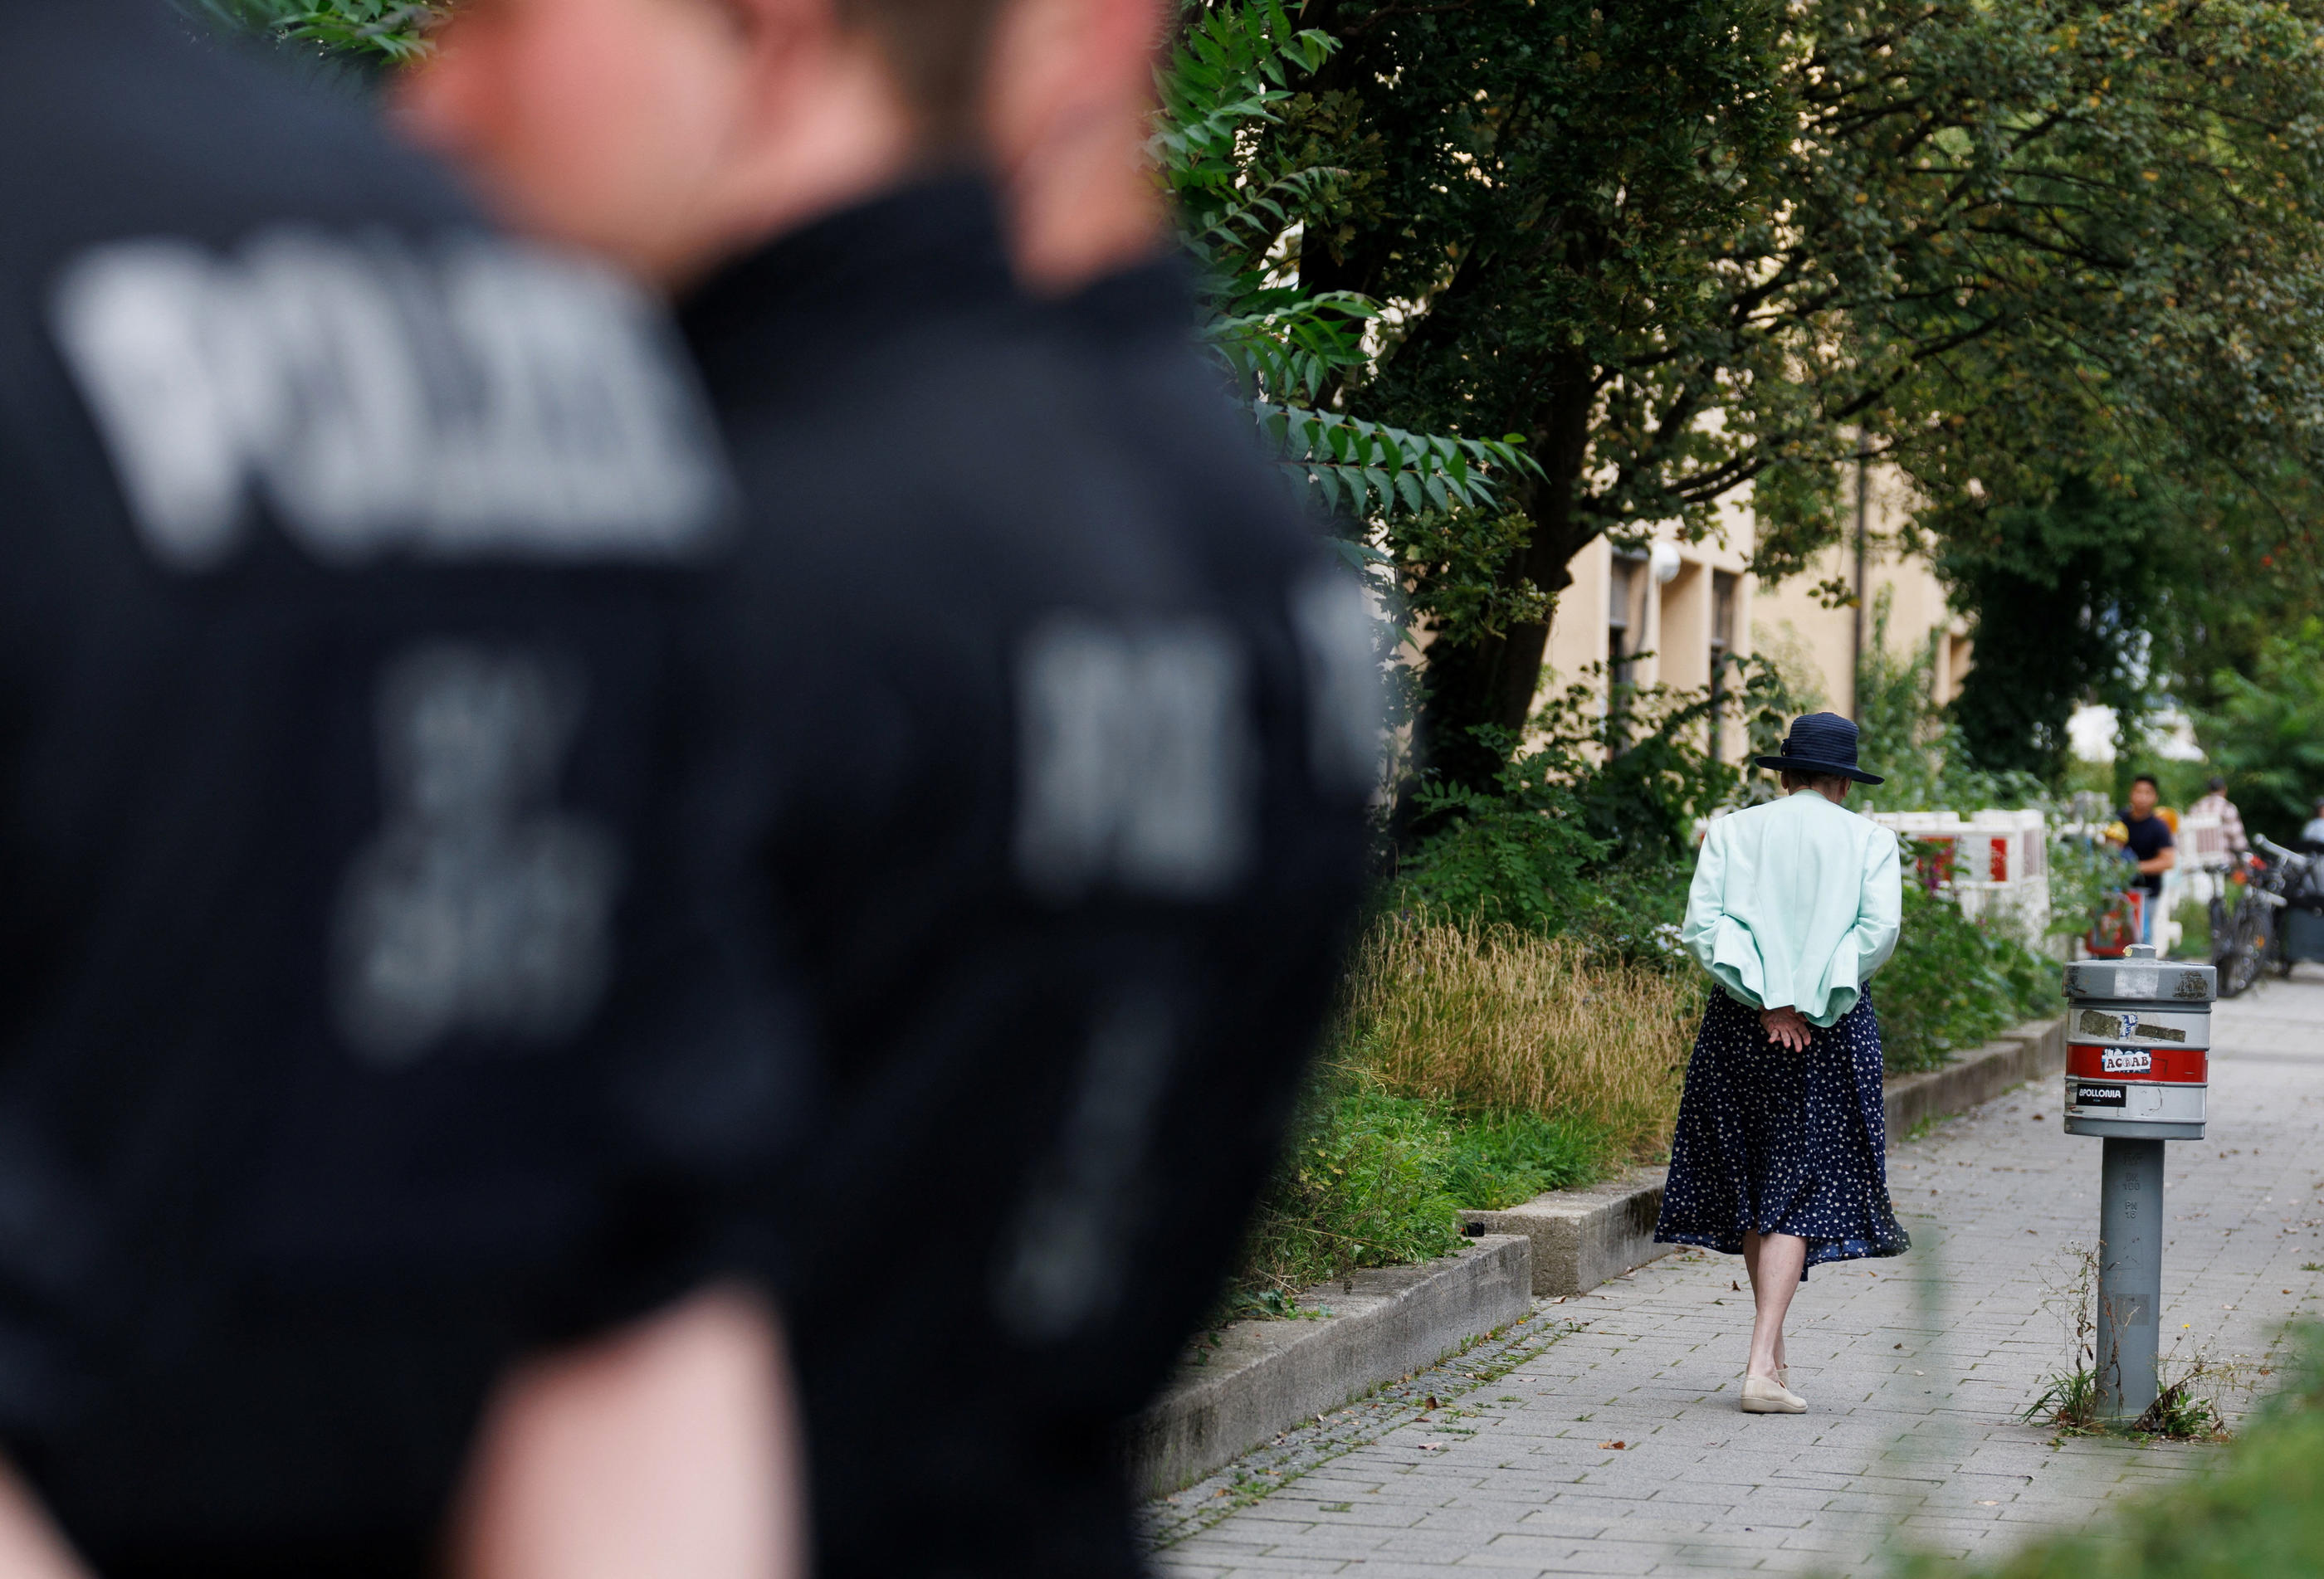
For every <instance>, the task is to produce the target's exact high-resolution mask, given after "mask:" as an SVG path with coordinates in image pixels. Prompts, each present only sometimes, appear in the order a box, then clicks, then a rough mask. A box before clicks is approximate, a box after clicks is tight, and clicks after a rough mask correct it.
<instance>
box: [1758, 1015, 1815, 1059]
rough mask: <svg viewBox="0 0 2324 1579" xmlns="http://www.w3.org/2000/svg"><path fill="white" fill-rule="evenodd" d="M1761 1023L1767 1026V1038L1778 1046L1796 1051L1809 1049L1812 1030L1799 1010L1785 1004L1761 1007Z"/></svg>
mask: <svg viewBox="0 0 2324 1579" xmlns="http://www.w3.org/2000/svg"><path fill="white" fill-rule="evenodd" d="M1759 1024H1762V1025H1764V1026H1766V1031H1767V1040H1768V1041H1770V1042H1774V1043H1775V1045H1776V1046H1778V1047H1788V1048H1790V1049H1791V1050H1792V1051H1794V1052H1804V1051H1807V1045H1808V1036H1809V1034H1810V1030H1809V1026H1808V1023H1807V1021H1806V1020H1805V1019H1804V1018H1803V1016H1802V1015H1801V1014H1800V1012H1799V1010H1797V1009H1795V1008H1793V1007H1792V1006H1791V1005H1784V1007H1782V1008H1780V1009H1761V1010H1760V1011H1759Z"/></svg>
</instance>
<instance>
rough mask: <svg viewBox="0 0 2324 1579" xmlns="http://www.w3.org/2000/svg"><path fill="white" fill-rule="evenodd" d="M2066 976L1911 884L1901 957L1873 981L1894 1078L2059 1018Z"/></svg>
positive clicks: (2049, 961) (1949, 901) (1883, 1041)
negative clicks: (2030, 1023) (2019, 1027)
mask: <svg viewBox="0 0 2324 1579" xmlns="http://www.w3.org/2000/svg"><path fill="white" fill-rule="evenodd" d="M1871 991H1872V1000H1873V1004H1874V1005H1875V1008H1876V1011H1877V1014H1879V1016H1880V1040H1881V1045H1882V1048H1883V1052H1884V1057H1885V1059H1886V1066H1887V1070H1888V1072H1889V1073H1890V1074H1909V1073H1911V1072H1913V1071H1914V1070H1917V1069H1936V1068H1938V1067H1940V1066H1941V1065H1942V1064H1943V1063H1945V1062H1946V1061H1947V1060H1948V1059H1949V1058H1950V1055H1951V1054H1953V1053H1954V1052H1957V1051H1960V1050H1962V1049H1964V1048H1971V1047H1976V1046H1978V1044H1979V1043H1981V1042H1988V1041H1990V1040H1992V1039H1993V1037H1995V1036H1996V1035H1997V1034H1999V1033H2001V1032H2003V1031H2006V1030H2007V1029H2008V1028H2009V1027H2010V1026H2012V1025H2015V1024H2020V1023H2022V1022H2024V1021H2026V1020H2031V1019H2034V1018H2036V1017H2038V1016H2040V1015H2043V1014H2057V1013H2060V1012H2061V1010H2060V1007H2059V1005H2060V1003H2061V996H2060V993H2061V969H2060V967H2059V966H2058V964H2057V962H2056V961H2055V960H2052V959H2047V958H2045V957H2043V955H2040V954H2036V953H2035V952H2033V950H2031V949H2028V948H2026V947H2024V945H2023V944H2021V943H2019V942H2017V941H2015V939H2013V938H2011V937H2009V936H2007V935H2006V933H2004V932H2002V931H2001V930H2000V929H1998V928H1997V927H1991V926H1987V925H1983V924H1981V923H1978V922H1973V921H1970V920H1969V919H1968V918H1967V917H1966V916H1964V915H1962V914H1961V913H1960V905H1959V904H1955V903H1954V902H1953V901H1952V899H1951V898H1950V897H1949V896H1947V895H1941V894H1932V893H1930V892H1929V891H1928V890H1927V889H1926V888H1924V887H1923V886H1921V885H1920V884H1919V883H1917V882H1914V881H1913V880H1912V879H1911V878H1910V877H1907V879H1906V881H1905V884H1904V932H1902V934H1901V935H1900V936H1899V937H1898V939H1897V941H1896V952H1895V955H1894V957H1892V958H1891V959H1889V961H1888V963H1887V964H1886V966H1884V967H1882V969H1881V970H1880V972H1879V974H1878V975H1877V976H1875V977H1874V978H1872V983H1871Z"/></svg>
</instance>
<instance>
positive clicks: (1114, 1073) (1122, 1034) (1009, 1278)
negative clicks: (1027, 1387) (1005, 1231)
mask: <svg viewBox="0 0 2324 1579" xmlns="http://www.w3.org/2000/svg"><path fill="white" fill-rule="evenodd" d="M1175 1049H1176V1041H1175V1037H1174V1035H1173V1024H1172V1020H1171V1016H1170V1013H1169V1010H1168V1008H1167V1006H1166V1005H1164V1003H1163V1002H1162V1001H1161V999H1160V997H1159V996H1157V995H1152V994H1133V995H1131V996H1130V997H1129V998H1128V999H1126V1000H1125V1001H1124V1002H1122V1003H1120V1004H1118V1005H1116V1006H1115V1007H1114V1008H1113V1009H1112V1010H1111V1012H1110V1013H1108V1014H1105V1015H1104V1016H1103V1017H1102V1019H1101V1020H1100V1021H1099V1023H1098V1025H1097V1028H1096V1030H1095V1032H1094V1033H1093V1034H1092V1036H1091V1038H1090V1046H1089V1053H1088V1056H1087V1059H1086V1060H1085V1061H1084V1064H1083V1066H1082V1078H1081V1083H1080V1086H1079V1088H1078V1089H1077V1090H1076V1091H1075V1093H1074V1106H1073V1108H1072V1110H1071V1111H1070V1112H1069V1113H1068V1114H1067V1115H1066V1117H1065V1129H1064V1131H1063V1133H1062V1134H1060V1135H1059V1136H1058V1141H1057V1148H1056V1152H1053V1153H1052V1154H1051V1155H1050V1156H1049V1157H1048V1158H1047V1160H1046V1161H1044V1162H1043V1164H1042V1165H1041V1167H1040V1168H1039V1170H1037V1173H1036V1175H1035V1180H1034V1183H1033V1187H1032V1189H1031V1190H1030V1191H1029V1193H1028V1195H1027V1197H1026V1198H1025V1201H1024V1204H1023V1206H1022V1207H1021V1208H1020V1209H1019V1213H1018V1216H1017V1219H1016V1222H1015V1224H1014V1225H1013V1226H1012V1227H1011V1230H1010V1235H1009V1237H1008V1238H1007V1239H1006V1240H1005V1241H1004V1242H1003V1248H1002V1251H1001V1260H1000V1262H999V1263H998V1264H997V1266H996V1268H995V1277H994V1281H993V1287H992V1309H993V1313H994V1315H995V1316H997V1317H999V1318H1000V1321H1001V1326H1002V1327H1004V1328H1005V1329H1007V1330H1008V1331H1009V1332H1010V1333H1011V1334H1013V1335H1014V1336H1016V1337H1017V1338H1018V1339H1019V1340H1020V1341H1022V1342H1026V1343H1056V1342H1058V1341H1060V1340H1062V1339H1065V1338H1067V1337H1070V1336H1073V1335H1074V1333H1075V1332H1076V1331H1078V1330H1079V1329H1080V1328H1082V1327H1084V1326H1085V1325H1087V1324H1088V1323H1089V1322H1090V1321H1092V1320H1093V1319H1095V1318H1097V1317H1101V1316H1102V1315H1104V1314H1105V1313H1106V1312H1107V1311H1109V1310H1110V1309H1111V1308H1112V1307H1113V1306H1114V1305H1115V1303H1116V1302H1117V1301H1118V1300H1119V1299H1120V1294H1121V1287H1122V1282H1123V1277H1124V1273H1125V1271H1126V1264H1125V1262H1124V1256H1125V1253H1126V1252H1127V1250H1128V1246H1127V1245H1126V1244H1124V1237H1125V1228H1126V1226H1127V1221H1126V1220H1127V1217H1128V1214H1129V1212H1130V1207H1131V1206H1132V1204H1133V1201H1134V1198H1135V1197H1136V1195H1137V1193H1138V1191H1139V1181H1140V1179H1141V1176H1142V1175H1143V1173H1144V1171H1145V1167H1146V1161H1147V1155H1148V1152H1150V1151H1151V1150H1152V1135H1153V1128H1154V1119H1155V1114H1156V1111H1157V1108H1158V1107H1159V1106H1160V1104H1161V1100H1162V1097H1163V1093H1164V1091H1165V1090H1166V1088H1167V1080H1168V1075H1169V1070H1170V1063H1171V1059H1172V1055H1173V1053H1174V1051H1175Z"/></svg>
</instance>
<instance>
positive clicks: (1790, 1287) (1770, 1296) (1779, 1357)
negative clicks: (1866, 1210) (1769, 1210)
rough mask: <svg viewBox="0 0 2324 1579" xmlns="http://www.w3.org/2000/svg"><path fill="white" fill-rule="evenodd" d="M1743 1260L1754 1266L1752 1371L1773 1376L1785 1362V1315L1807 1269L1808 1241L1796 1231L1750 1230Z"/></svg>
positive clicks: (1771, 1377)
mask: <svg viewBox="0 0 2324 1579" xmlns="http://www.w3.org/2000/svg"><path fill="white" fill-rule="evenodd" d="M1743 1264H1744V1265H1745V1266H1746V1267H1748V1269H1749V1270H1750V1273H1751V1299H1752V1304H1753V1306H1754V1315H1753V1318H1752V1322H1751V1360H1750V1363H1749V1365H1748V1373H1749V1374H1751V1375H1753V1376H1765V1377H1767V1378H1769V1379H1770V1380H1772V1379H1773V1378H1774V1377H1775V1372H1776V1369H1777V1367H1779V1366H1781V1365H1782V1364H1783V1363H1784V1314H1785V1313H1786V1312H1788V1311H1789V1310H1790V1309H1791V1308H1792V1296H1793V1295H1794V1294H1795V1293H1797V1292H1799V1287H1800V1274H1801V1273H1802V1272H1803V1271H1806V1270H1807V1264H1808V1242H1807V1241H1806V1240H1804V1239H1803V1238H1801V1237H1800V1236H1799V1235H1796V1234H1769V1235H1766V1236H1765V1237H1764V1238H1763V1237H1761V1236H1760V1235H1757V1234H1747V1235H1744V1238H1743Z"/></svg>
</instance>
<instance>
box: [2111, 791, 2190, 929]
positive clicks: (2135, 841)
mask: <svg viewBox="0 0 2324 1579" xmlns="http://www.w3.org/2000/svg"><path fill="white" fill-rule="evenodd" d="M2162 798H2163V789H2162V786H2161V785H2158V784H2156V783H2155V781H2154V776H2153V774H2151V773H2142V774H2140V775H2139V776H2137V777H2135V778H2134V779H2132V780H2131V781H2130V804H2129V805H2127V806H2126V807H2124V808H2123V809H2122V811H2121V812H2120V813H2118V817H2119V821H2120V822H2121V823H2122V829H2123V848H2124V850H2125V852H2126V855H2127V856H2128V858H2129V859H2130V860H2131V861H2132V862H2133V863H2134V864H2135V866H2136V867H2137V868H2138V875H2137V876H2136V877H2134V878H2132V879H2131V886H2132V887H2134V888H2135V889H2136V890H2137V891H2138V892H2139V893H2140V894H2142V895H2145V898H2144V901H2143V902H2142V903H2141V904H2140V905H2139V927H2138V941H2140V942H2142V943H2151V942H2153V941H2154V920H2155V913H2156V912H2157V911H2159V910H2161V909H2162V908H2163V873H2165V872H2167V871H2170V870H2171V869H2172V868H2174V867H2176V866H2177V865H2178V864H2179V840H2178V836H2177V835H2175V834H2173V833H2172V831H2171V824H2170V823H2168V822H2164V821H2163V818H2162V817H2161V816H2160V815H2159V814H2157V812H2156V810H2155V807H2156V803H2158V802H2160V801H2161V800H2162Z"/></svg>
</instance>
